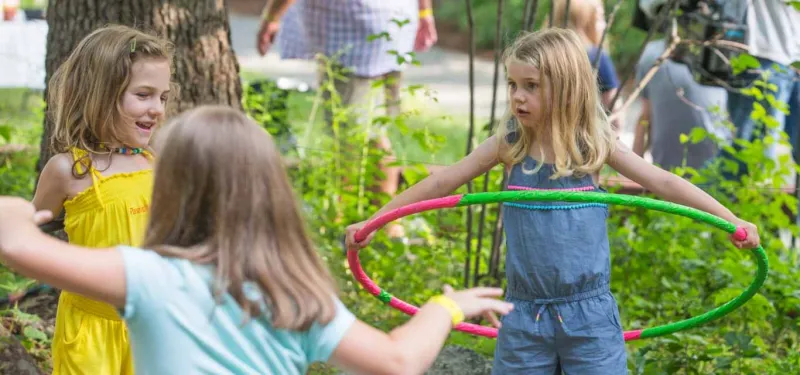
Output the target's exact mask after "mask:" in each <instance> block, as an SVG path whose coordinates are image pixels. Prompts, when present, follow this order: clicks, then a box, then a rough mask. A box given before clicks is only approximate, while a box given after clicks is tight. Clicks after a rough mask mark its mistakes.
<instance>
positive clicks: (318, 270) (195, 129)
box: [144, 106, 336, 330]
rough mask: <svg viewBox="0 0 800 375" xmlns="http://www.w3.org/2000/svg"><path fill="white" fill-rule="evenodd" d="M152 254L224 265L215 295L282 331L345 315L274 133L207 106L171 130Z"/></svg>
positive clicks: (153, 218)
mask: <svg viewBox="0 0 800 375" xmlns="http://www.w3.org/2000/svg"><path fill="white" fill-rule="evenodd" d="M164 132H165V133H164V134H162V136H163V138H160V139H159V140H157V142H158V143H161V142H163V145H164V147H163V148H160V150H161V151H160V154H159V157H158V158H157V161H156V166H155V182H154V187H153V200H152V204H151V208H150V223H149V226H148V230H147V238H146V240H145V245H144V246H145V247H146V248H149V249H153V250H154V251H156V252H158V253H159V254H161V255H163V256H169V257H178V258H183V259H188V260H191V261H193V262H197V263H206V264H213V265H214V266H215V267H216V276H215V285H214V287H215V293H216V295H217V297H218V298H219V297H220V295H221V294H222V293H223V292H228V293H230V295H231V296H233V298H234V299H235V300H236V301H237V302H238V303H239V305H240V306H241V307H242V309H243V310H244V311H245V313H246V314H247V315H248V316H257V315H258V314H261V313H264V311H261V310H260V308H259V302H258V301H256V302H254V301H251V300H249V299H247V298H246V296H245V294H244V291H243V289H242V287H243V283H245V282H254V283H256V284H257V285H258V286H259V287H260V288H261V290H262V291H263V293H264V296H265V302H266V306H267V308H268V309H269V314H270V315H271V317H272V323H273V325H274V326H275V327H277V328H286V329H297V330H305V329H307V328H308V327H309V326H310V325H311V324H312V323H313V322H315V321H317V322H320V323H323V324H324V323H327V322H329V321H330V320H331V319H332V318H333V316H334V313H335V305H334V299H333V297H334V296H335V293H336V290H335V287H334V282H333V279H332V278H331V276H330V274H329V273H328V271H327V269H326V267H325V265H324V263H323V262H322V260H321V259H320V258H319V256H318V255H317V253H316V251H315V248H314V246H313V244H312V242H311V240H310V239H309V237H308V235H307V232H306V228H305V223H304V220H303V219H302V217H301V214H300V211H299V209H298V207H297V201H296V199H295V196H294V194H293V192H292V186H291V185H290V184H289V179H288V177H287V175H286V172H285V170H284V165H283V162H282V159H281V156H280V154H279V153H278V150H277V148H276V146H275V144H274V143H273V141H272V137H270V135H269V133H267V132H266V131H265V130H264V129H262V128H260V127H259V126H258V125H256V124H255V123H254V122H253V121H252V120H250V119H249V118H247V117H246V116H245V115H244V114H243V113H241V112H239V111H237V110H235V109H233V108H229V107H223V106H201V107H198V108H195V109H193V110H190V111H188V112H185V113H183V114H182V115H180V116H179V117H177V118H176V119H174V120H173V121H171V122H170V123H168V124H167V125H166V126H165V128H164Z"/></svg>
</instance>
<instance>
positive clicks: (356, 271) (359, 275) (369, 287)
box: [347, 194, 497, 338]
mask: <svg viewBox="0 0 800 375" xmlns="http://www.w3.org/2000/svg"><path fill="white" fill-rule="evenodd" d="M460 200H461V195H460V194H459V195H453V196H449V197H444V198H439V199H432V200H429V201H423V202H419V203H415V204H410V205H408V206H404V207H401V208H398V209H396V210H392V211H389V212H387V213H386V214H384V215H381V216H380V217H378V218H377V219H376V220H374V221H370V222H368V223H367V224H366V225H365V226H364V227H363V228H361V230H360V231H358V232H357V233H356V234H355V240H356V241H358V242H361V241H363V240H364V239H365V238H367V235H368V234H369V233H372V232H374V231H376V230H378V229H379V228H380V227H382V226H384V225H386V223H389V222H391V221H394V220H396V219H398V218H401V217H404V216H407V215H411V214H415V213H419V212H423V211H429V210H434V209H437V208H450V207H455V206H456V204H458V202H459V201H460ZM347 263H348V264H349V265H350V271H352V272H353V277H355V279H356V280H357V281H358V282H359V283H360V284H361V285H362V286H364V289H365V290H366V291H367V292H369V294H372V295H373V296H375V297H378V298H379V299H381V300H384V299H385V298H386V297H389V296H391V295H390V294H388V293H387V292H383V291H382V290H381V288H380V287H378V285H377V284H375V282H374V281H372V279H370V278H369V276H367V274H366V273H365V272H364V269H363V268H361V260H360V259H359V257H358V251H357V250H348V251H347ZM384 302H385V300H384ZM388 304H389V306H391V307H393V308H395V309H397V310H400V311H402V312H403V313H405V314H407V315H414V314H416V313H417V311H419V308H418V307H417V306H414V305H412V304H410V303H408V302H406V301H403V300H401V299H399V298H397V297H395V296H391V299H390V300H389V301H388ZM454 329H455V330H457V331H461V332H466V333H471V334H473V335H479V336H485V337H491V338H495V337H497V329H496V328H493V327H485V326H482V325H478V324H472V323H460V324H458V325H456V326H455V327H454Z"/></svg>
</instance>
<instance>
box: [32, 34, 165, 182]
mask: <svg viewBox="0 0 800 375" xmlns="http://www.w3.org/2000/svg"><path fill="white" fill-rule="evenodd" d="M144 58H158V59H166V60H167V61H169V63H170V66H171V65H172V45H171V44H170V43H169V42H168V41H167V40H165V39H162V38H159V37H157V36H155V35H150V34H147V33H144V32H141V31H139V30H136V29H133V28H130V27H127V26H121V25H111V26H106V27H103V28H100V29H97V30H95V31H93V32H92V33H91V34H89V35H87V36H86V37H85V38H83V39H82V40H81V41H80V42H79V43H78V45H77V46H76V47H75V49H74V50H73V51H72V53H70V55H69V57H68V58H67V59H66V60H65V61H64V62H63V63H62V64H61V65H60V66H59V67H58V69H57V70H56V72H55V73H54V74H53V76H52V77H51V78H50V82H49V88H48V93H47V96H48V99H47V104H48V114H49V116H50V118H51V119H52V121H53V136H52V139H51V145H50V147H51V149H52V151H53V152H54V153H62V152H67V151H69V150H70V149H72V148H78V149H81V150H85V151H87V152H88V153H89V154H100V153H107V152H108V151H101V150H102V149H101V148H100V145H101V143H108V142H110V141H122V136H121V130H120V129H118V128H117V126H116V125H117V124H119V123H120V122H121V121H122V120H123V116H124V112H123V111H122V108H121V101H122V95H123V93H124V92H125V89H126V88H127V87H128V84H129V83H130V77H131V70H132V67H133V64H134V63H135V62H136V61H139V60H140V59H144ZM172 95H174V90H173V92H172ZM78 162H82V163H83V164H84V165H86V166H87V167H88V166H89V165H90V164H91V157H90V155H87V156H86V157H85V158H84V159H83V160H79V161H76V164H77V163H78ZM86 170H87V171H88V168H86ZM85 173H86V171H84V173H82V174H78V173H76V171H75V168H73V174H75V176H76V177H78V176H80V175H83V174H85Z"/></svg>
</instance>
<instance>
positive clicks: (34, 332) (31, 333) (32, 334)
mask: <svg viewBox="0 0 800 375" xmlns="http://www.w3.org/2000/svg"><path fill="white" fill-rule="evenodd" d="M22 334H23V335H25V337H27V338H29V339H32V340H39V341H47V335H46V334H45V333H44V332H42V331H40V330H39V329H36V328H33V327H31V326H28V327H25V329H23V330H22Z"/></svg>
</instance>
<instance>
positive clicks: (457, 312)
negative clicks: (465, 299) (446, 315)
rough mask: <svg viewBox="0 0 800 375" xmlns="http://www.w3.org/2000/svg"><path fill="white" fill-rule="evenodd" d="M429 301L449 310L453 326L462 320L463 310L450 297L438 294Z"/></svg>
mask: <svg viewBox="0 0 800 375" xmlns="http://www.w3.org/2000/svg"><path fill="white" fill-rule="evenodd" d="M429 302H433V303H435V304H437V305H440V306H442V307H444V308H445V309H447V311H449V312H450V315H451V316H452V317H453V326H456V325H457V324H459V323H461V322H463V321H464V312H463V311H461V308H460V307H458V304H457V303H456V301H453V299H452V298H450V297H445V296H443V295H438V296H433V297H431V299H430V301H429Z"/></svg>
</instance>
